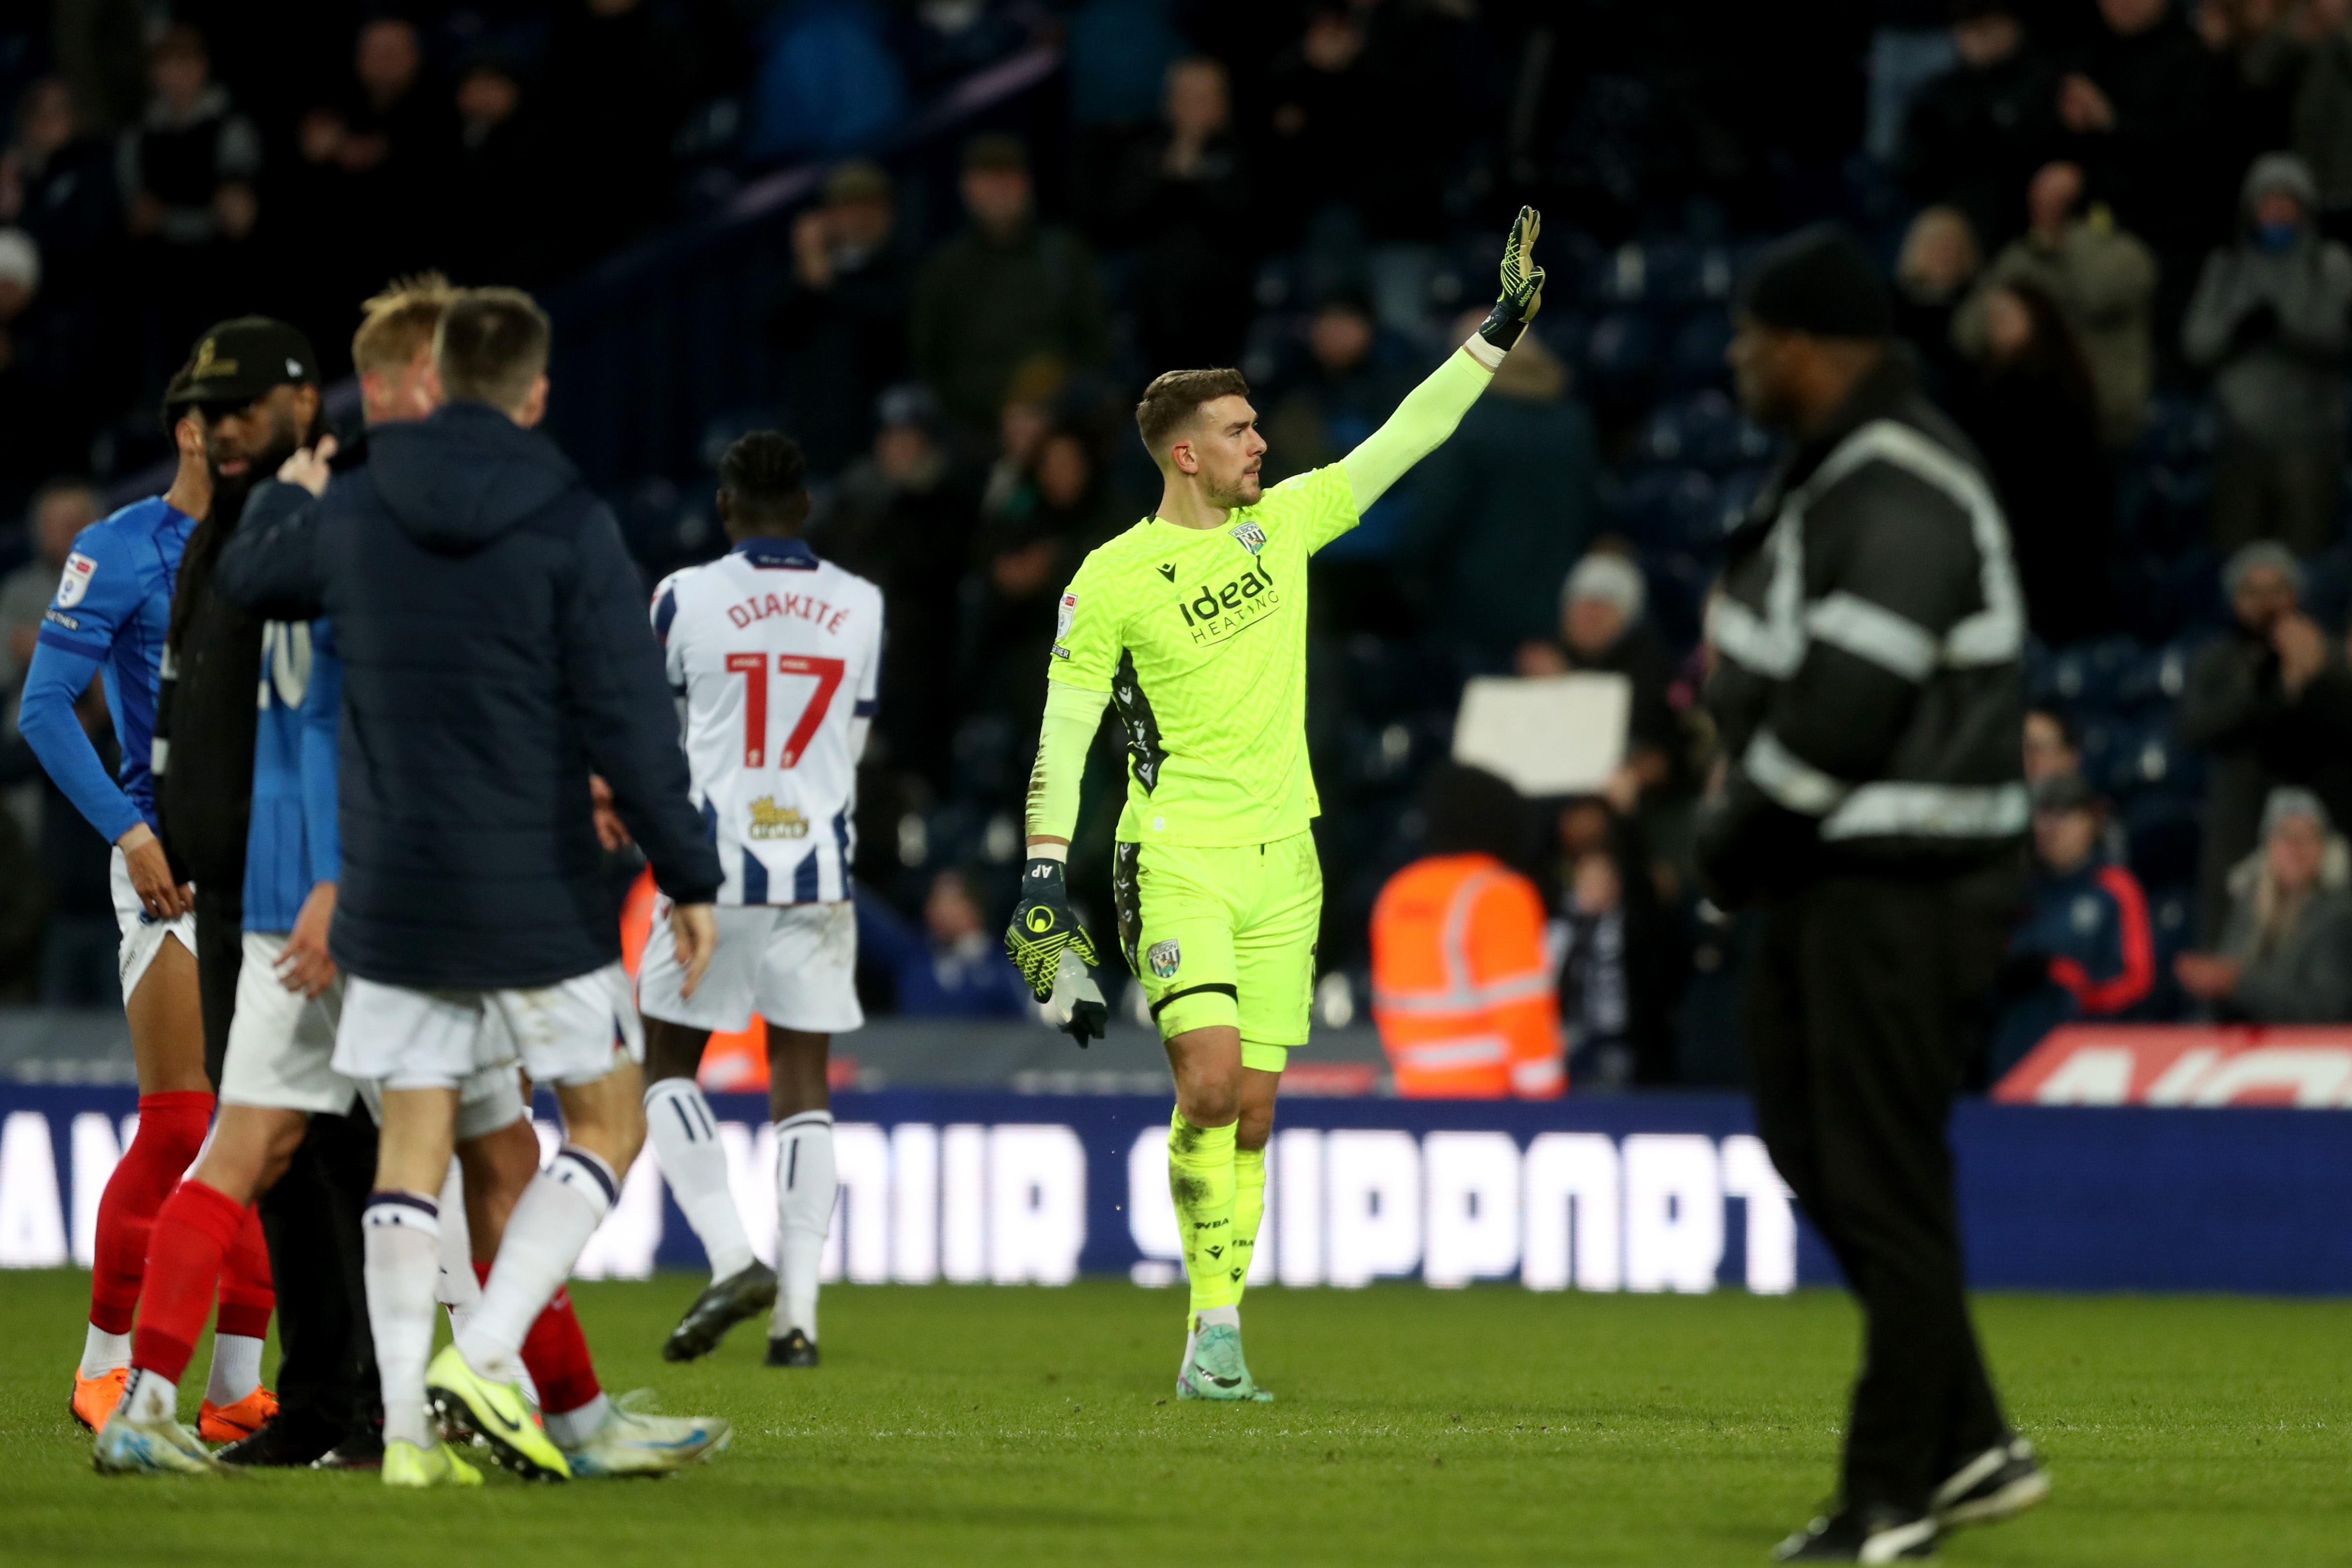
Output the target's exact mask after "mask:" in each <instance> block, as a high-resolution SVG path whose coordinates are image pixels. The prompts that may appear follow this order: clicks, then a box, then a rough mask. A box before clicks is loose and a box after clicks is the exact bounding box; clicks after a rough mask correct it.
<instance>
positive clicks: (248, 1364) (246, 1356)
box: [205, 1333, 261, 1405]
mask: <svg viewBox="0 0 2352 1568" xmlns="http://www.w3.org/2000/svg"><path fill="white" fill-rule="evenodd" d="M260 1386H261V1342H260V1341H259V1340H257V1339H255V1338H254V1337H253V1336H252V1335H250V1334H241V1333H215V1334H214V1335H213V1373H212V1376H211V1378H210V1379H209V1380H207V1381H206V1383H205V1398H207V1399H209V1400H211V1401H212V1402H213V1403H214V1404H215V1405H234V1404H236V1402H237V1401H238V1400H240V1399H242V1398H244V1397H245V1396H247V1395H248V1394H250V1393H252V1392H253V1391H254V1390H255V1389H257V1388H258V1387H260Z"/></svg>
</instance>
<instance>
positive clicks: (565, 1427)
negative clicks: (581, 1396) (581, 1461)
mask: <svg viewBox="0 0 2352 1568" xmlns="http://www.w3.org/2000/svg"><path fill="white" fill-rule="evenodd" d="M612 1413H613V1402H612V1400H611V1399H609V1398H607V1397H606V1396H605V1395H604V1391H603V1390H602V1389H599V1390H597V1393H596V1397H595V1398H593V1399H591V1400H590V1401H588V1403H587V1404H585V1405H583V1406H580V1408H579V1409H577V1410H542V1411H541V1412H540V1413H539V1418H540V1422H541V1425H542V1426H544V1427H546V1428H547V1437H548V1440H549V1441H550V1442H551V1443H553V1444H554V1445H555V1446H556V1447H557V1448H579V1447H580V1446H581V1445H582V1444H583V1443H585V1442H587V1441H588V1439H589V1438H591V1437H594V1436H595V1435H596V1428H597V1427H601V1426H603V1425H604V1417H606V1416H610V1415H611V1414H612Z"/></svg>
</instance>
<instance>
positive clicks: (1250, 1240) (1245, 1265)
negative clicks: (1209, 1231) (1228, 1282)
mask: <svg viewBox="0 0 2352 1568" xmlns="http://www.w3.org/2000/svg"><path fill="white" fill-rule="evenodd" d="M1264 1219H1265V1150H1264V1149H1243V1148H1236V1149H1235V1150H1234V1261H1235V1262H1236V1263H1238V1264H1240V1265H1241V1278H1240V1279H1239V1281H1236V1282H1235V1284H1234V1304H1235V1305H1236V1306H1238V1305H1240V1304H1241V1299H1242V1292H1243V1291H1245V1290H1247V1289H1249V1272H1250V1260H1252V1259H1254V1258H1255V1257H1256V1256H1257V1228H1258V1224H1259V1222H1260V1221H1262V1220H1264Z"/></svg>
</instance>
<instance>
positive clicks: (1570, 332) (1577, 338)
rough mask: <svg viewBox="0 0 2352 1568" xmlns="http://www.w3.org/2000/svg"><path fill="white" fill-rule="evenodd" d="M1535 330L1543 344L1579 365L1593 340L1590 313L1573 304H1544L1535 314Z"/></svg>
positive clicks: (1565, 359)
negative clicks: (1572, 305)
mask: <svg viewBox="0 0 2352 1568" xmlns="http://www.w3.org/2000/svg"><path fill="white" fill-rule="evenodd" d="M1534 331H1535V334H1536V336H1537V337H1538V338H1541V339H1542V340H1544V347H1546V348H1548V349H1549V350H1551V351H1552V352H1553V353H1555V354H1558V355H1559V357H1560V358H1561V359H1562V360H1564V361H1567V362H1568V363H1570V364H1571V365H1576V366H1579V367H1581V366H1582V365H1583V364H1584V360H1585V352H1586V350H1588V349H1589V348H1590V347H1591V342H1592V317H1591V314H1590V313H1589V312H1586V311H1582V310H1579V309H1576V308H1573V307H1570V306H1563V307H1562V308H1559V309H1558V310H1555V309H1553V308H1551V307H1550V306H1549V305H1547V306H1545V307H1544V309H1543V313H1542V314H1541V315H1539V316H1538V317H1537V318H1536V324H1535V328H1534Z"/></svg>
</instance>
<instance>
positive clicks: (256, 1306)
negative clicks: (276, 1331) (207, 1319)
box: [213, 1208, 278, 1339]
mask: <svg viewBox="0 0 2352 1568" xmlns="http://www.w3.org/2000/svg"><path fill="white" fill-rule="evenodd" d="M277 1305H278V1292H277V1291H276V1290H275V1289H274V1288H273V1287H272V1286H271V1284H270V1281H269V1244H268V1242H267V1241H266V1240H264V1239H262V1235H261V1215H260V1212H259V1211H258V1210H257V1209H252V1208H248V1209H247V1210H246V1211H245V1223H244V1225H243V1226H242V1227H240V1228H238V1230H237V1233H236V1240H235V1241H233V1242H231V1243H230V1244H229V1249H228V1256H227V1257H226V1258H224V1259H222V1260H221V1277H220V1316H219V1318H218V1319H217V1320H215V1322H214V1323H213V1330H214V1332H215V1333H234V1334H243V1335H245V1336H246V1337H247V1339H260V1338H262V1337H263V1336H264V1335H266V1334H268V1333H269V1314H270V1312H271V1310H272V1309H274V1308H275V1307H276V1306H277Z"/></svg>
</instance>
